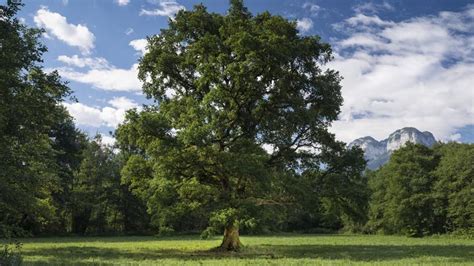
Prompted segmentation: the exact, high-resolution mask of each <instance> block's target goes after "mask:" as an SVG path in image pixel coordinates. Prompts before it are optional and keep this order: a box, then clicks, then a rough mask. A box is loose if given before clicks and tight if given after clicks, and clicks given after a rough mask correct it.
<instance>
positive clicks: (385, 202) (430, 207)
mask: <svg viewBox="0 0 474 266" xmlns="http://www.w3.org/2000/svg"><path fill="white" fill-rule="evenodd" d="M473 179H474V145H472V144H471V145H469V144H459V143H448V144H438V145H437V146H435V147H434V148H433V149H430V148H427V147H425V146H422V145H414V144H408V145H407V146H406V147H404V148H401V149H399V150H397V151H395V152H394V153H393V155H392V157H391V158H390V161H389V163H388V164H387V165H385V166H383V167H382V168H381V169H379V170H378V171H376V172H374V173H371V178H370V187H371V189H372V191H373V193H372V200H371V202H370V221H369V224H368V226H369V228H371V230H374V231H382V232H385V233H397V234H407V235H413V236H423V235H429V234H434V233H446V232H462V233H470V234H472V233H473V229H474V227H473V226H474V181H473Z"/></svg>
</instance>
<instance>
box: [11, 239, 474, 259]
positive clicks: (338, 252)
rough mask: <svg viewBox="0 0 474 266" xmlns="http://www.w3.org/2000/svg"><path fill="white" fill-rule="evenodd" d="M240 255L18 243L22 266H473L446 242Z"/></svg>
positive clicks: (295, 244) (274, 248)
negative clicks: (55, 265) (411, 265)
mask: <svg viewBox="0 0 474 266" xmlns="http://www.w3.org/2000/svg"><path fill="white" fill-rule="evenodd" d="M241 240H242V242H243V244H244V245H245V247H244V248H243V249H242V250H241V251H240V252H228V253H221V252H214V251H211V250H212V248H213V247H216V246H218V245H219V244H220V241H221V238H220V237H217V236H216V237H214V238H212V239H209V240H201V239H199V237H198V236H178V237H152V236H145V237H143V236H141V237H135V236H128V237H64V238H31V239H20V241H21V242H22V243H23V249H22V254H23V258H24V263H25V264H26V265H54V264H61V265H85V264H87V265H90V264H96V265H112V264H115V265H117V264H118V265H202V264H205V265H315V264H316V265H321V264H324V265H408V264H418V265H421V264H422V265H473V264H474V241H472V240H469V239H462V238H455V237H450V236H432V237H425V238H408V237H402V236H379V235H274V236H242V237H241Z"/></svg>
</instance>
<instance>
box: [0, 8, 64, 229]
mask: <svg viewBox="0 0 474 266" xmlns="http://www.w3.org/2000/svg"><path fill="white" fill-rule="evenodd" d="M20 7H21V4H20V3H19V2H18V1H10V0H9V1H7V5H0V151H1V152H0V169H1V171H0V213H1V214H2V215H0V235H7V234H20V233H21V231H23V232H24V231H33V232H37V231H40V230H42V229H43V228H44V227H45V226H47V225H48V223H49V222H50V221H53V220H54V216H55V214H54V213H55V208H54V205H53V202H52V198H51V193H52V191H56V190H57V189H58V186H59V177H58V171H59V169H58V166H57V164H56V157H55V156H56V154H57V152H58V151H57V150H55V148H54V147H53V146H54V143H53V140H52V139H51V138H50V137H52V135H51V134H52V128H53V127H54V126H55V125H57V124H58V123H59V121H62V120H63V119H64V117H65V110H64V108H63V107H62V106H61V105H60V103H61V101H62V100H63V99H64V98H65V97H67V96H68V95H70V93H71V92H70V90H69V88H68V87H67V86H66V85H65V84H64V83H63V82H61V80H60V77H59V76H58V74H57V73H56V72H52V73H49V74H47V73H44V72H43V71H42V68H41V66H40V65H39V64H40V63H41V56H42V54H43V52H45V51H46V48H45V47H44V46H43V45H42V44H41V43H40V42H39V41H38V39H39V38H40V35H41V33H42V31H41V30H39V29H31V28H27V27H26V26H25V25H23V24H21V23H20V22H19V21H18V19H17V18H15V15H16V13H17V11H18V10H19V8H20ZM66 116H67V115H66Z"/></svg>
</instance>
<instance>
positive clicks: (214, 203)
mask: <svg viewBox="0 0 474 266" xmlns="http://www.w3.org/2000/svg"><path fill="white" fill-rule="evenodd" d="M22 5H23V4H21V3H20V2H17V1H8V3H7V4H6V5H2V6H0V238H4V239H12V238H19V237H42V236H56V237H57V236H126V235H142V236H150V235H152V236H174V235H188V234H191V235H195V234H198V235H200V237H201V238H203V239H206V238H212V237H213V236H220V237H221V239H222V236H223V239H222V242H221V243H220V246H219V249H221V250H225V251H237V250H239V249H241V247H242V245H244V246H245V242H243V243H241V241H240V239H239V235H240V234H241V235H268V234H274V233H282V232H291V233H312V234H315V233H316V234H325V233H337V232H351V233H358V234H382V235H405V236H410V237H423V236H430V235H436V234H453V235H461V236H465V237H472V236H473V235H474V195H473V193H474V181H473V178H474V145H473V144H465V143H456V142H449V143H445V142H439V143H437V144H435V145H434V146H433V147H431V148H430V147H425V146H422V145H419V144H410V143H409V144H407V145H406V146H405V147H403V148H401V149H399V150H397V151H395V152H394V153H393V154H392V156H391V158H390V161H389V162H388V163H387V164H386V165H384V166H382V167H381V168H380V169H378V170H375V171H370V170H366V162H365V160H364V157H363V152H362V150H361V149H360V148H358V147H354V148H350V149H349V148H347V146H346V143H343V142H341V141H338V140H337V139H336V138H335V136H334V134H332V133H330V132H329V130H328V128H329V127H330V125H331V122H333V121H335V120H336V119H337V117H338V114H339V113H340V107H341V105H342V103H343V99H342V96H341V86H340V80H341V78H342V77H341V76H340V75H339V73H338V72H337V71H334V70H330V69H325V68H324V66H325V64H326V63H327V62H329V61H330V60H332V58H333V54H332V49H331V47H330V45H329V44H327V43H325V42H323V41H322V40H321V39H320V38H319V37H318V36H301V35H298V32H297V30H296V28H295V23H293V22H291V21H288V20H287V19H285V18H283V17H280V16H275V15H272V14H270V13H268V12H264V13H261V14H258V15H253V14H251V13H250V12H249V11H248V10H247V8H246V7H245V6H244V5H243V2H242V1H239V0H232V1H231V7H230V9H229V11H228V13H227V14H225V15H220V14H215V13H209V12H208V11H207V10H206V8H205V7H204V6H203V5H198V6H196V7H195V8H194V9H193V10H190V11H180V12H179V13H178V14H177V15H176V18H175V19H174V20H170V22H169V27H168V28H167V29H163V30H161V32H159V33H157V35H155V36H150V37H149V38H148V45H147V53H146V54H145V55H144V56H143V57H142V58H141V59H140V61H139V78H140V80H141V81H142V82H143V93H144V94H145V95H146V96H147V98H149V99H151V100H152V102H153V103H152V104H150V105H145V106H143V110H137V109H131V110H129V111H128V112H127V115H126V119H125V121H124V122H123V123H122V124H121V125H120V126H119V127H118V129H117V130H116V132H114V133H113V134H114V137H115V138H116V139H117V143H116V144H115V145H113V146H111V145H106V144H104V143H103V142H102V139H101V136H100V135H97V136H89V135H87V134H86V133H84V132H83V131H81V130H80V129H79V128H78V127H77V126H76V125H75V122H74V119H73V118H72V116H71V115H70V114H69V113H68V111H67V109H66V108H65V107H64V106H63V103H64V102H65V101H75V99H74V97H73V96H72V92H73V91H72V90H73V88H70V87H69V86H68V84H67V83H66V82H65V81H63V80H62V78H61V77H60V75H59V74H58V72H57V71H52V72H46V71H45V69H44V67H43V66H42V56H43V54H44V53H45V52H46V51H47V47H45V46H44V45H43V44H42V42H41V35H42V33H43V32H44V30H42V29H39V28H30V27H27V26H25V25H24V24H22V23H21V22H20V21H19V19H18V18H17V17H16V14H17V12H18V11H19V9H20V8H21V7H22ZM169 90H173V96H170V93H169Z"/></svg>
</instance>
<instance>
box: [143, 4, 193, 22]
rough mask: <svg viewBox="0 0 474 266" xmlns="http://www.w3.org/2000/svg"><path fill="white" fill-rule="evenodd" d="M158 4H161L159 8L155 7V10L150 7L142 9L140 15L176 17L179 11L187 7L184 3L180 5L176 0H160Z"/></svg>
mask: <svg viewBox="0 0 474 266" xmlns="http://www.w3.org/2000/svg"><path fill="white" fill-rule="evenodd" d="M158 5H159V6H160V7H159V8H156V9H153V10H148V9H142V10H141V11H140V16H141V15H146V16H163V17H170V18H172V17H174V15H175V14H176V13H178V11H180V10H182V9H186V8H185V7H184V6H183V5H180V4H179V3H178V2H176V1H175V0H160V1H158Z"/></svg>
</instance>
